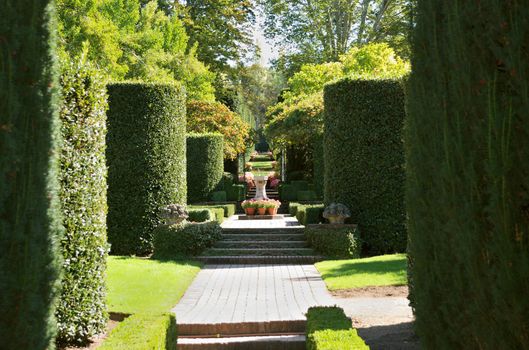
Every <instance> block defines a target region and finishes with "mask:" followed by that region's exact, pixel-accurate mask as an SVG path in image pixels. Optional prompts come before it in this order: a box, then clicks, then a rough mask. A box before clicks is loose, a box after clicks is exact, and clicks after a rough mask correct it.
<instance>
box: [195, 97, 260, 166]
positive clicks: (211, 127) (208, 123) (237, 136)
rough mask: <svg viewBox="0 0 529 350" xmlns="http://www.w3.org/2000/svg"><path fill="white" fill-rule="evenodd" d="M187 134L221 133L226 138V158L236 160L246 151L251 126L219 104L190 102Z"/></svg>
mask: <svg viewBox="0 0 529 350" xmlns="http://www.w3.org/2000/svg"><path fill="white" fill-rule="evenodd" d="M187 132H188V133H190V132H194V133H199V134H204V133H219V134H222V135H223V136H224V157H225V158H226V159H231V160H233V159H235V158H236V157H237V155H238V154H240V153H243V152H245V151H246V141H247V140H248V139H249V137H250V134H249V133H250V126H249V125H248V124H247V123H246V122H244V121H243V120H242V118H241V116H240V115H238V114H237V113H235V112H232V111H230V110H229V109H228V107H226V106H225V105H223V104H222V103H219V102H204V101H188V103H187Z"/></svg>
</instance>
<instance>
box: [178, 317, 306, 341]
mask: <svg viewBox="0 0 529 350" xmlns="http://www.w3.org/2000/svg"><path fill="white" fill-rule="evenodd" d="M306 324H307V320H306V319H304V320H281V321H252V322H237V323H213V324H200V323H198V324H197V323H178V320H177V326H178V334H179V335H181V336H186V337H190V336H209V337H212V338H217V337H218V338H220V337H234V336H245V335H256V334H264V335H266V334H284V333H304V332H305V328H306Z"/></svg>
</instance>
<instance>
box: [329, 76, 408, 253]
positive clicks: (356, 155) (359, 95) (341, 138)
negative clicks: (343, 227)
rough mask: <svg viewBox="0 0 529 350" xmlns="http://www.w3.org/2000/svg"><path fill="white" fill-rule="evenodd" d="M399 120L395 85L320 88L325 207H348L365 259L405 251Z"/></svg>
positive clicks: (347, 83) (399, 93)
mask: <svg viewBox="0 0 529 350" xmlns="http://www.w3.org/2000/svg"><path fill="white" fill-rule="evenodd" d="M404 117H405V110H404V91H403V87H402V84H401V82H400V81H399V80H349V79H345V80H342V81H340V82H337V83H335V84H332V85H327V86H326V88H325V117H324V118H325V134H324V153H325V175H324V178H325V204H326V205H328V204H330V203H332V202H338V203H343V204H345V205H347V206H348V207H349V209H350V210H351V214H352V215H351V222H352V223H355V224H358V225H359V227H360V232H361V235H362V240H363V241H364V243H365V245H366V248H367V250H368V252H369V253H371V254H383V253H390V252H404V251H405V250H406V240H407V238H406V228H405V209H404V177H405V173H404V146H403V143H402V128H403V123H404Z"/></svg>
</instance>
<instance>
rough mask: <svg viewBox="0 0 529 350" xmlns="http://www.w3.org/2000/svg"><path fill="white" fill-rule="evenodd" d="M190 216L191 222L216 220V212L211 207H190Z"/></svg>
mask: <svg viewBox="0 0 529 350" xmlns="http://www.w3.org/2000/svg"><path fill="white" fill-rule="evenodd" d="M187 213H188V218H187V220H188V221H190V222H206V221H213V220H215V214H214V213H213V212H211V210H209V209H204V208H197V209H194V208H188V209H187Z"/></svg>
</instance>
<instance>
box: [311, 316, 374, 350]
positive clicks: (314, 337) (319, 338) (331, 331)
mask: <svg viewBox="0 0 529 350" xmlns="http://www.w3.org/2000/svg"><path fill="white" fill-rule="evenodd" d="M306 332H307V349H308V350H335V349H354V350H363V349H369V347H368V346H367V345H366V344H365V343H364V341H363V340H362V338H360V336H359V335H358V333H357V332H356V329H353V325H352V322H351V319H349V318H348V317H347V316H346V315H345V313H344V311H343V309H342V308H339V307H337V306H333V307H326V306H319V307H311V308H310V309H309V310H308V312H307V330H306Z"/></svg>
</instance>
